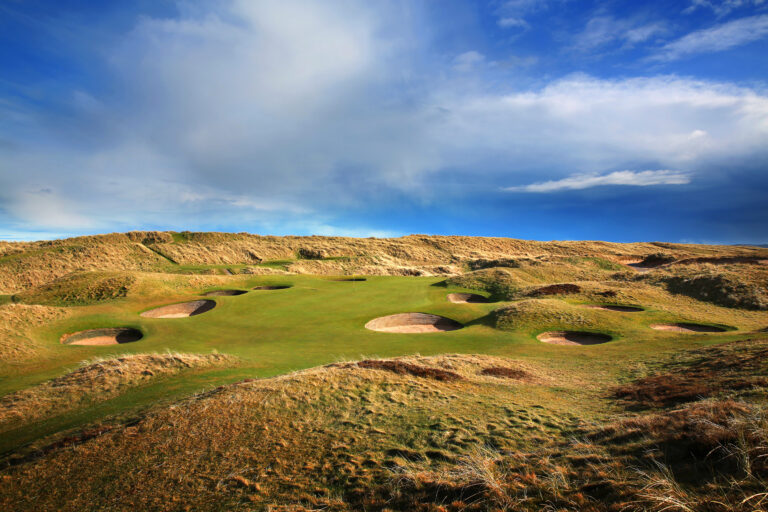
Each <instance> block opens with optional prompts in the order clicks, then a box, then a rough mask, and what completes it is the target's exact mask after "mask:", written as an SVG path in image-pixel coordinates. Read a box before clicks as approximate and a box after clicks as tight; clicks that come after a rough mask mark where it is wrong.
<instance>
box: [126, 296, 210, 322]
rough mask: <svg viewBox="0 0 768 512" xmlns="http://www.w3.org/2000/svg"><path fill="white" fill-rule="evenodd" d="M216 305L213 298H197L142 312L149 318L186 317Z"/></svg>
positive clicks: (203, 311)
mask: <svg viewBox="0 0 768 512" xmlns="http://www.w3.org/2000/svg"><path fill="white" fill-rule="evenodd" d="M215 307H216V303H215V302H214V301H212V300H196V301H193V302H182V303H181V304H171V305H169V306H161V307H159V308H155V309H150V310H149V311H145V312H143V313H142V314H141V316H143V317H147V318H185V317H188V316H195V315H201V314H203V313H205V312H207V311H210V310H212V309H213V308H215Z"/></svg>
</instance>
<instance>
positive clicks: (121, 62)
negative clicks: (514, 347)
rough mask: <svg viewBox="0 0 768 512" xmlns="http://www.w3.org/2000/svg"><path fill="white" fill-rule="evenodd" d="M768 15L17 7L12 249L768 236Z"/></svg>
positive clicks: (434, 3)
mask: <svg viewBox="0 0 768 512" xmlns="http://www.w3.org/2000/svg"><path fill="white" fill-rule="evenodd" d="M767 56H768V0H724V1H716V0H682V1H647V2H630V1H625V2H619V1H605V2H590V1H578V0H497V1H489V2H480V1H477V2H476V1H468V0H467V1H458V0H402V1H397V0H391V1H367V2H362V1H348V0H323V1H309V0H279V1H278V0H260V1H258V2H255V1H247V0H232V1H225V0H212V1H209V0H203V1H194V2H192V1H168V0H162V1H161V0H155V1H143V0H142V1H135V2H109V1H102V2H86V1H67V2H61V1H43V0H9V1H6V2H4V3H2V4H0V239H40V238H50V237H59V236H66V235H74V234H87V233H97V232H109V231H125V230H132V229H173V230H221V231H249V232H255V233H262V234H326V235H352V236H397V235H402V234H410V233H434V234H463V235H483V236H509V237H516V238H529V239H540V240H550V239H604V240H614V241H637V240H665V241H687V242H722V243H766V242H768V200H767V198H768V86H767V82H766V81H767V79H768V57H767Z"/></svg>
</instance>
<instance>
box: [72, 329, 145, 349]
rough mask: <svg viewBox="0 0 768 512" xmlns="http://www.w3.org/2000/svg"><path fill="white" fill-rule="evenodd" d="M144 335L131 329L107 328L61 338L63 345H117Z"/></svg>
mask: <svg viewBox="0 0 768 512" xmlns="http://www.w3.org/2000/svg"><path fill="white" fill-rule="evenodd" d="M143 337H144V334H143V333H142V332H141V331H140V330H138V329H134V328H132V327H109V328H104V329H88V330H87V331H80V332H76V333H73V334H65V335H64V336H62V337H61V340H60V341H61V343H63V344H64V345H118V344H120V343H132V342H134V341H139V340H140V339H141V338H143Z"/></svg>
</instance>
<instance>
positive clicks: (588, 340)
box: [536, 331, 613, 345]
mask: <svg viewBox="0 0 768 512" xmlns="http://www.w3.org/2000/svg"><path fill="white" fill-rule="evenodd" d="M536 339H538V340H539V341H542V342H544V343H550V344H552V345H599V344H601V343H607V342H609V341H611V340H612V339H613V338H612V337H611V336H609V335H608V334H603V333H599V332H585V331H549V332H543V333H541V334H539V335H538V336H536Z"/></svg>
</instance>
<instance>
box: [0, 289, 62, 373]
mask: <svg viewBox="0 0 768 512" xmlns="http://www.w3.org/2000/svg"><path fill="white" fill-rule="evenodd" d="M69 314H70V312H68V311H66V310H65V309H63V308H54V307H49V306H31V305H26V304H3V305H0V360H2V361H4V362H7V363H11V362H19V361H23V360H25V359H29V358H33V357H35V356H38V355H40V352H41V351H43V350H44V349H43V348H42V346H41V345H40V344H39V343H38V342H37V341H36V340H35V339H34V337H33V335H32V333H33V330H34V329H35V328H36V327H39V326H41V325H44V324H47V323H49V322H52V321H54V320H58V319H61V318H64V317H66V316H67V315H69Z"/></svg>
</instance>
